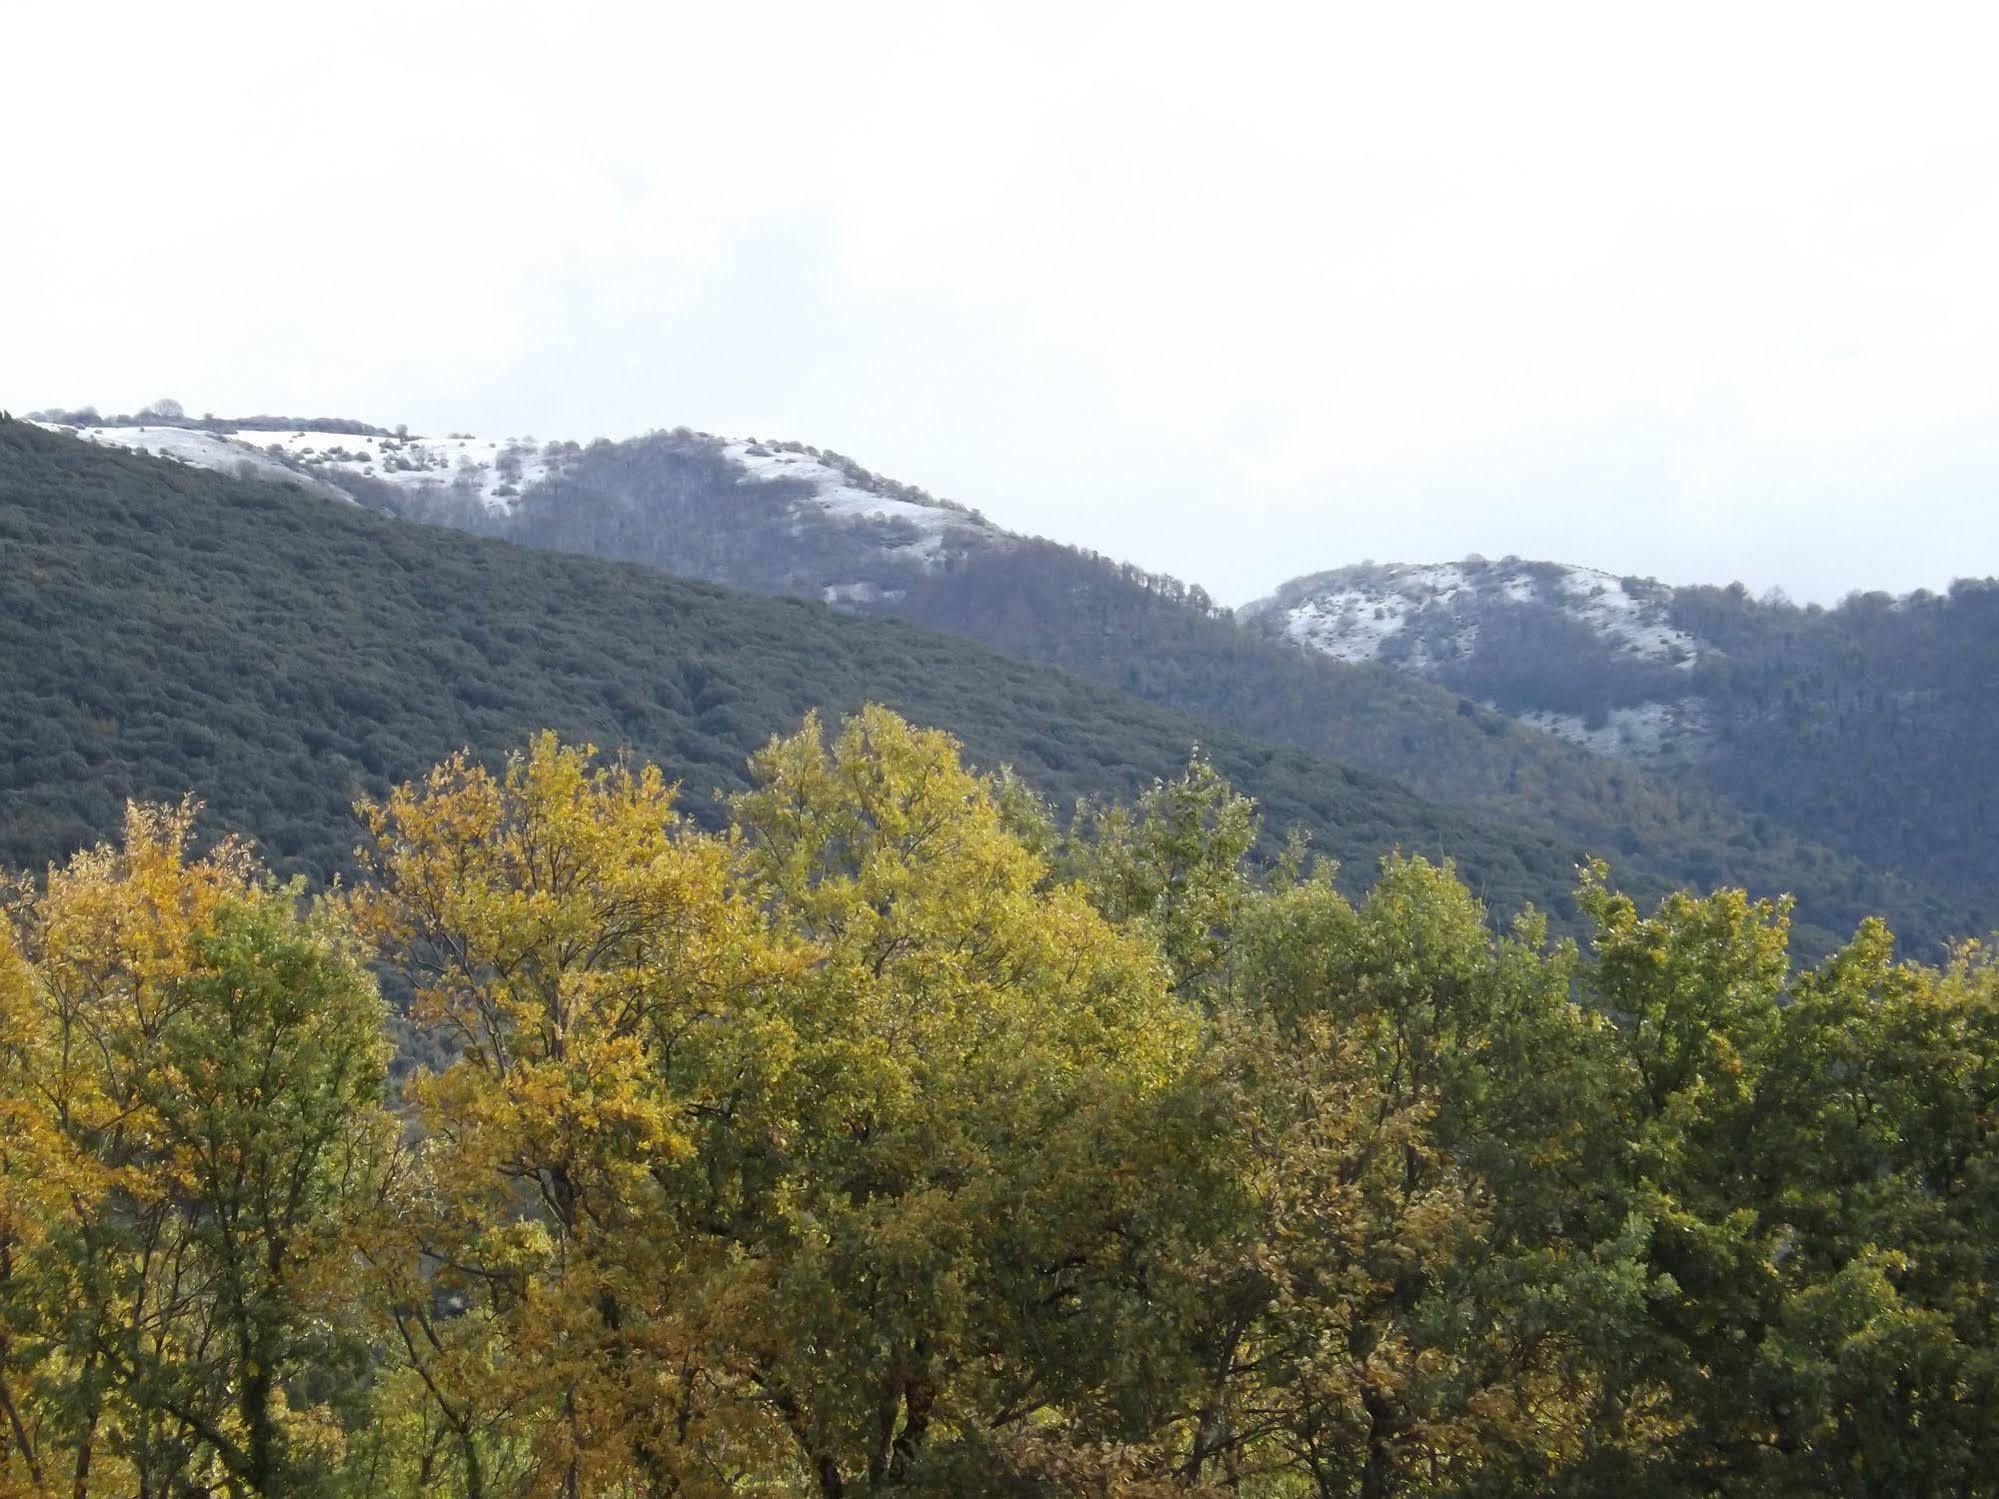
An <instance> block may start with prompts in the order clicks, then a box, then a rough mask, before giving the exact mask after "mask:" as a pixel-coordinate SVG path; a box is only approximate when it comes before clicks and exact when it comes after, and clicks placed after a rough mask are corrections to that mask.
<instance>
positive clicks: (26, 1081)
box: [0, 804, 392, 1496]
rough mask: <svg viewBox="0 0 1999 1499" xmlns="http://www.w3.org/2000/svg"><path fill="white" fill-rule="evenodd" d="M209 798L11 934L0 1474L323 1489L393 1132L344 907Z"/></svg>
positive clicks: (367, 996)
mask: <svg viewBox="0 0 1999 1499" xmlns="http://www.w3.org/2000/svg"><path fill="white" fill-rule="evenodd" d="M194 811H195V809H194V807H193V806H192V804H183V805H182V806H179V807H172V808H167V807H143V806H135V807H133V808H132V809H130V811H129V812H128V814H127V817H126V825H125V836H124V841H123V844H122V846H119V847H116V848H113V847H109V846H106V847H101V848H98V849H94V850H89V851H86V852H84V853H81V854H78V855H77V856H76V857H75V858H73V859H72V860H71V861H70V862H69V863H68V864H67V865H66V866H64V867H62V868H60V869H56V870H52V871H51V872H50V874H49V876H48V878H47V880H46V882H45V883H44V884H43V885H42V886H40V887H39V888H37V887H35V886H32V885H30V886H27V887H24V888H21V889H19V890H17V891H16V892H15V899H14V900H13V901H12V903H11V910H10V917H11V920H10V921H9V923H8V926H9V929H10V930H9V932H8V934H7V936H6V937H5V939H4V940H0V1022H4V1030H0V1116H4V1120H5V1122H6V1124H7V1126H8V1127H7V1131H6V1135H5V1139H6V1142H7V1143H6V1144H5V1146H4V1147H0V1327H4V1328H5V1329H6V1331H5V1332H4V1334H0V1337H4V1339H5V1341H4V1343H0V1380H4V1387H3V1388H4V1393H5V1396H6V1407H7V1410H6V1414H7V1440H6V1442H5V1444H4V1445H0V1473H4V1474H5V1475H6V1477H7V1479H8V1480H9V1481H11V1482H13V1483H15V1484H16V1485H17V1486H18V1487H20V1488H21V1489H22V1490H24V1491H25V1492H29V1493H36V1492H42V1491H48V1492H52V1493H53V1492H61V1493H65V1494H72V1495H78V1496H81V1495H91V1494H118V1495H124V1494H131V1493H135V1492H136V1493H141V1494H165V1493H167V1492H170V1491H171V1492H195V1491H201V1492H214V1491H227V1492H230V1493H242V1494H260V1495H262V1494H270V1495H276V1494H309V1493H313V1492H316V1491H317V1490H319V1489H320V1488H321V1487H323V1486H324V1485H326V1484H328V1483H330V1482H331V1481H332V1479H333V1475H334V1473H335V1470H336V1469H337V1468H338V1467H339V1466H340V1464H341V1461H342V1458H343V1456H344V1435H343V1433H344V1431H345V1429H346V1428H347V1426H348V1425H349V1424H350V1422H349V1420H348V1417H347V1412H346V1411H345V1410H344V1409H343V1406H344V1403H345V1402H347V1401H348V1400H349V1399H350V1398H351V1397H353V1396H354V1395H355V1393H356V1380H355V1378H354V1377H353V1375H354V1374H355V1372H356V1370H357V1367H358V1363H359V1361H360V1360H361V1359H362V1358H363V1356H364V1355H363V1351H362V1350H363V1334H362V1322H361V1319H360V1315H359V1308H358V1305H357V1302H356V1298H355V1296H354V1294H353V1280H354V1278H353V1276H352V1274H351V1269H350V1267H351V1265H352V1263H353V1255H354V1252H355V1247H356V1246H355V1242H354V1238H353V1232H352V1230H353V1228H354V1226H355V1225H356V1224H357V1223H359V1222H361V1221H363V1220H364V1219H365V1218H366V1217H367V1216H368V1214H369V1212H370V1211H371V1210H372V1207H373V1203H374V1201H375V1197H376V1192H377V1176H376V1171H377V1166H378V1164H379V1162H380V1161H381V1160H382V1158H383V1156H384V1154H385V1153H386V1149H387V1147H388V1144H389V1141H390V1138H391V1133H392V1122H391V1120H390V1118H389V1116H388V1114H387V1112H386V1111H385V1110H384V1109H383V1108H382V1105H381V1095H382V1086H383V1080H384V1075H385V1068H386V1063H387V1056H388V1047H387V1043H386V1040H385V1037H384V1031H383V1024H382V1018H383V1017H382V1009H381V1001H380V999H379V997H378V995H377V994H376V991H375V986H374V983H373V981H372V979H371V978H370V977H369V975H368V973H367V971H366V969H365V967H364V966H363V963H362V953H361V950H360V949H359V947H358V945H357V944H356V943H355V942H354V941H353V940H352V938H351V936H350V935H349V934H348V933H347V932H346V930H345V929H344V927H343V925H342V924H341V922H340V920H339V919H338V917H337V915H336V914H335V913H333V912H332V911H330V910H328V909H327V908H325V907H323V906H321V907H316V908H313V909H311V910H306V909H302V904H301V897H300V894H299V892H298V891H297V890H296V889H294V888H291V887H282V886H278V885H275V884H274V883H272V882H271V881H270V879H269V878H268V877H267V876H265V875H264V874H263V873H262V871H261V870H260V869H259V868H258V867H257V865H256V864H255V862H254V860H252V859H251V857H250V856H249V854H248V852H247V851H246V850H245V849H244V848H242V847H241V846H239V845H236V844H232V843H224V844H223V845H222V846H220V847H219V848H217V849H216V850H215V851H213V852H212V853H210V854H209V855H208V856H206V857H204V858H199V859H196V858H191V857H190V856H189V854H188V852H187V844H188V840H189V834H190V830H191V827H192V824H193V819H194Z"/></svg>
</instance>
